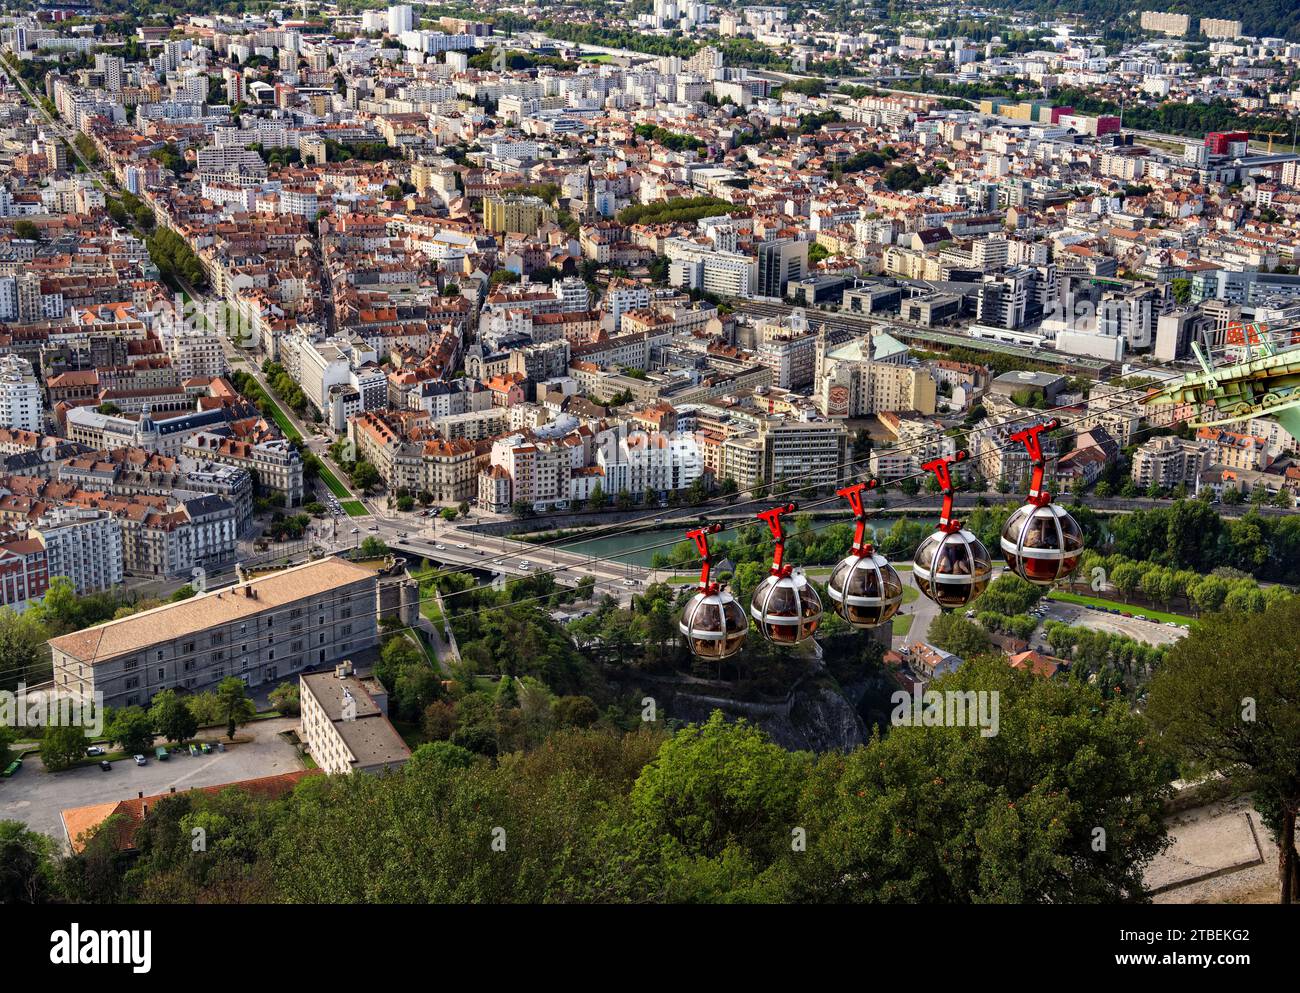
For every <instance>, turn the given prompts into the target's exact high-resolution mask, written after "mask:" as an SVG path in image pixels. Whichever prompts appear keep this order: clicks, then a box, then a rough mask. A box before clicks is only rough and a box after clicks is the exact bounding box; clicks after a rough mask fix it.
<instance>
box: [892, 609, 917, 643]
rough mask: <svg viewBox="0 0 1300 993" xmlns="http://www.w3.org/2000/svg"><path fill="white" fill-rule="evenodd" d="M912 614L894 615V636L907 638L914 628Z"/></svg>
mask: <svg viewBox="0 0 1300 993" xmlns="http://www.w3.org/2000/svg"><path fill="white" fill-rule="evenodd" d="M912 616H913V615H912V614H895V615H894V637H895V638H905V637H907V633H908V632H909V631H911V630H912Z"/></svg>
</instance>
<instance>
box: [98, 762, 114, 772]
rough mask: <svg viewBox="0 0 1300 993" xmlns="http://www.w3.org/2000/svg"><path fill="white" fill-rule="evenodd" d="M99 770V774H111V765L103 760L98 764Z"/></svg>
mask: <svg viewBox="0 0 1300 993" xmlns="http://www.w3.org/2000/svg"><path fill="white" fill-rule="evenodd" d="M99 768H100V771H101V772H112V771H113V763H112V762H110V761H108V759H104V760H102V761H101V762H100V763H99Z"/></svg>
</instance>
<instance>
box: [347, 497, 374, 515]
mask: <svg viewBox="0 0 1300 993" xmlns="http://www.w3.org/2000/svg"><path fill="white" fill-rule="evenodd" d="M342 507H343V510H344V511H345V512H346V513H347V515H348V516H349V517H369V516H370V511H368V510H366V505H365V504H364V503H362V502H361V501H360V500H344V501H342Z"/></svg>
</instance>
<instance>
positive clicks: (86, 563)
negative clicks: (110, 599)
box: [31, 507, 122, 593]
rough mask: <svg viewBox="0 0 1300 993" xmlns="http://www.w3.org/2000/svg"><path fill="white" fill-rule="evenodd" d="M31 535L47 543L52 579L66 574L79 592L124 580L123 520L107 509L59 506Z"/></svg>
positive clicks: (46, 551)
mask: <svg viewBox="0 0 1300 993" xmlns="http://www.w3.org/2000/svg"><path fill="white" fill-rule="evenodd" d="M31 536H32V537H33V538H35V539H36V540H37V541H39V542H40V543H41V544H42V545H44V546H45V556H46V559H47V560H48V562H49V575H50V578H51V579H52V578H54V577H55V576H66V577H67V578H68V579H69V580H71V581H72V588H73V589H74V590H76V591H77V592H78V593H90V592H94V591H96V590H106V589H110V588H111V587H113V586H117V585H119V584H120V583H121V582H122V522H121V521H119V520H118V519H117V518H116V517H114V516H113V515H112V514H110V513H108V512H107V511H104V510H89V509H85V508H79V507H60V508H58V509H56V510H54V511H52V512H51V513H50V514H48V515H47V516H45V517H43V518H41V520H40V521H39V522H38V523H37V525H36V527H34V528H32V529H31Z"/></svg>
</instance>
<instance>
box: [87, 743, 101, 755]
mask: <svg viewBox="0 0 1300 993" xmlns="http://www.w3.org/2000/svg"><path fill="white" fill-rule="evenodd" d="M86 754H87V755H103V754H104V749H102V748H100V747H99V746H98V745H91V746H90V747H89V748H87V749H86Z"/></svg>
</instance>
